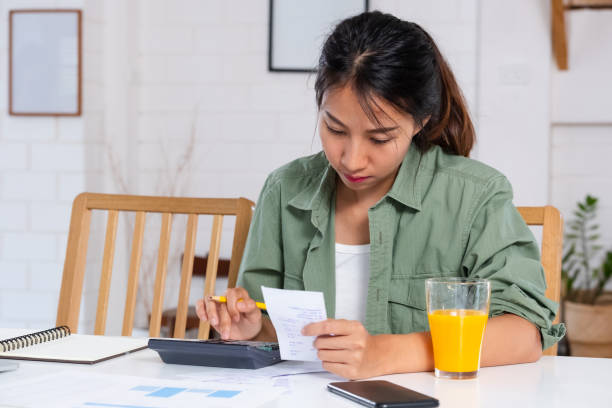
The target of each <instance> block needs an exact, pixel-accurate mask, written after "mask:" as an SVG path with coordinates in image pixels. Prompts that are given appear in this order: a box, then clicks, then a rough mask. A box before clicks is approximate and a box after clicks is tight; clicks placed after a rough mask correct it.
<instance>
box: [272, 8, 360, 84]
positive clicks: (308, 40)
mask: <svg viewBox="0 0 612 408" xmlns="http://www.w3.org/2000/svg"><path fill="white" fill-rule="evenodd" d="M292 5H293V6H294V8H293V9H292V8H291V7H292ZM275 6H276V7H275ZM279 6H280V7H279ZM298 8H301V11H302V14H301V15H300V16H299V17H298V16H297V15H290V14H291V12H295V13H296V14H297V10H296V9H298ZM369 9H370V1H369V0H307V1H304V0H269V6H268V11H269V14H268V71H270V72H306V73H307V72H316V63H317V61H316V58H317V57H318V54H319V51H320V50H319V48H320V45H322V44H321V42H322V41H323V39H324V37H325V35H326V34H329V32H328V31H329V30H331V28H332V27H333V25H334V24H336V23H338V22H339V21H340V20H342V19H344V18H346V17H350V16H351V15H356V14H359V13H363V12H365V11H368V10H369ZM309 14H310V17H309V16H308V15H309ZM309 18H310V20H309ZM309 28H310V29H311V33H310V34H312V35H309V33H308V32H307V31H308V29H309ZM326 30H327V31H326ZM315 32H316V34H315ZM298 42H299V44H298ZM294 50H300V52H295V51H294ZM298 54H299V55H298Z"/></svg>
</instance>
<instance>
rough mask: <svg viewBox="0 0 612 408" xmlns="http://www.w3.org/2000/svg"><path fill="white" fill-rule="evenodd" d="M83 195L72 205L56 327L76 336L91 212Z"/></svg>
mask: <svg viewBox="0 0 612 408" xmlns="http://www.w3.org/2000/svg"><path fill="white" fill-rule="evenodd" d="M87 197H88V195H87V193H83V194H79V195H78V196H77V197H76V198H75V199H74V202H73V203H72V214H71V216H70V230H69V233H68V245H67V246H66V261H65V262H64V271H63V275H62V287H61V290H60V301H59V304H58V307H57V319H56V321H55V325H56V326H68V327H69V328H70V331H71V332H72V333H76V332H77V329H78V326H79V313H80V310H81V296H82V294H83V278H84V277H85V264H86V261H87V243H88V241H89V227H90V224H91V210H89V209H88V208H87Z"/></svg>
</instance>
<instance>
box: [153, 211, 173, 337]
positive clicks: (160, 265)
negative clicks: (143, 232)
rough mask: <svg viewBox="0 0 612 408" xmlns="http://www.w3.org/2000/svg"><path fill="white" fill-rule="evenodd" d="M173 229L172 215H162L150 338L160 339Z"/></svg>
mask: <svg viewBox="0 0 612 408" xmlns="http://www.w3.org/2000/svg"><path fill="white" fill-rule="evenodd" d="M171 229H172V214H170V213H163V214H162V226H161V233H160V237H159V253H158V256H157V272H156V274H155V288H154V292H153V309H152V310H151V321H150V323H149V336H150V337H159V332H160V329H161V317H162V307H163V305H164V289H165V286H166V274H167V272H168V252H169V250H170V231H171Z"/></svg>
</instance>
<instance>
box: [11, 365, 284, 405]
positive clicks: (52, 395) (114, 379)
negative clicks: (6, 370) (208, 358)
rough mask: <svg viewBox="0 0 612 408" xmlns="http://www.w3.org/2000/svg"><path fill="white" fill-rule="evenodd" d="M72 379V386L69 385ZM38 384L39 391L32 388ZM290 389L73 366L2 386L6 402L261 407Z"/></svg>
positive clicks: (18, 403) (35, 387) (25, 403)
mask: <svg viewBox="0 0 612 408" xmlns="http://www.w3.org/2000/svg"><path fill="white" fill-rule="evenodd" d="M67 384H69V385H70V386H66V385H67ZM32 389H36V390H37V391H39V392H37V393H31V392H28V391H29V390H32ZM283 391H284V390H283V389H279V388H274V387H261V386H259V387H243V386H235V385H231V386H229V385H228V386H227V387H226V386H224V385H222V384H219V383H216V384H211V383H208V384H203V383H202V382H198V381H193V380H190V379H185V380H164V379H152V378H146V377H135V376H122V375H107V374H92V373H85V372H75V371H67V372H63V373H58V374H53V375H42V376H39V377H35V378H30V379H28V380H24V381H20V382H17V383H12V384H2V385H0V406H2V405H10V406H20V407H41V406H45V407H67V406H70V407H79V408H87V407H88V408H91V407H110V408H175V407H176V408H178V407H186V406H206V407H220V408H224V407H236V406H258V405H261V404H262V403H264V402H266V401H269V400H271V399H274V398H276V397H277V396H278V395H280V394H281V393H282V392H283Z"/></svg>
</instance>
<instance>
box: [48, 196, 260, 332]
mask: <svg viewBox="0 0 612 408" xmlns="http://www.w3.org/2000/svg"><path fill="white" fill-rule="evenodd" d="M252 206H253V202H251V201H250V200H247V199H246V198H232V199H225V198H188V197H151V196H134V195H122V194H98V193H81V194H79V195H78V196H77V197H76V198H75V199H74V202H73V205H72V215H71V218H70V230H69V234H68V245H67V248H66V260H65V263H64V274H63V277H62V286H61V291H60V300H59V302H58V309H57V318H56V324H57V325H58V326H61V325H67V326H69V327H70V330H71V331H72V332H74V333H77V332H78V328H79V327H78V323H79V313H80V308H81V302H82V300H83V284H84V279H85V273H86V267H85V266H86V260H87V245H88V240H89V232H90V223H91V211H92V210H105V211H115V212H116V214H117V215H109V217H111V218H114V217H116V218H117V220H118V219H119V217H120V215H119V214H120V213H121V211H129V212H136V221H135V227H134V231H133V240H132V244H131V245H132V248H131V254H130V266H129V275H128V276H127V288H126V301H125V307H124V315H123V325H122V334H123V335H131V333H132V328H133V325H134V320H135V313H136V303H138V296H139V295H141V293H140V292H141V291H139V290H138V286H139V275H141V276H140V279H142V277H143V276H142V274H144V273H145V272H144V271H142V272H141V271H140V268H141V266H142V265H141V264H142V262H143V259H142V258H143V257H144V256H145V254H144V253H143V251H144V233H145V232H144V229H145V218H146V217H147V213H160V214H161V215H162V228H161V231H160V245H159V249H158V251H157V267H156V268H155V272H154V273H155V284H154V291H155V294H154V297H153V299H151V300H150V301H149V302H150V303H149V302H144V303H148V304H149V305H146V304H145V305H144V306H145V309H147V310H150V311H151V315H150V318H149V323H150V326H149V334H150V335H152V336H158V335H159V334H160V331H161V323H162V321H163V318H165V317H163V316H164V315H163V314H162V313H163V312H162V309H163V305H164V288H165V284H166V276H167V273H169V272H168V270H169V269H170V265H168V260H169V250H170V248H169V246H170V235H171V225H172V216H173V215H174V214H187V215H191V214H193V215H204V214H206V215H212V216H215V215H220V216H225V215H232V216H236V228H235V233H236V234H237V235H238V237H234V242H233V245H232V255H231V259H230V265H231V271H232V274H231V276H230V277H229V281H230V282H229V283H231V285H230V287H231V286H232V285H233V283H232V282H235V280H236V279H235V278H236V275H237V271H238V266H239V265H240V260H241V258H242V253H243V251H244V244H245V242H244V241H245V240H246V238H247V233H248V227H249V223H250V219H251V216H252V214H251V212H252ZM245 209H246V211H245ZM109 214H110V213H109ZM221 220H222V217H220V218H218V219H217V223H216V225H217V226H216V227H215V232H214V233H213V236H217V238H216V239H213V241H212V242H211V244H212V247H213V251H212V254H211V255H212V259H211V260H210V261H211V263H209V271H210V272H209V276H211V279H213V280H214V276H215V275H216V270H217V264H218V248H219V245H220V238H219V237H220V234H221ZM107 224H108V222H107ZM113 224H114V223H113V222H111V228H110V230H109V227H108V225H107V230H109V231H111V230H112V229H113V227H112V226H113ZM196 225H197V224H196ZM115 228H116V227H115ZM194 229H195V225H194ZM115 233H116V231H115V232H112V233H110V234H109V233H107V236H106V238H105V248H108V250H107V249H105V253H104V254H103V264H104V266H103V273H102V276H101V285H100V289H99V290H98V292H99V303H100V305H101V306H100V313H99V315H98V314H97V315H96V319H97V323H96V327H94V329H96V332H98V333H102V332H104V326H105V325H106V321H107V320H110V318H111V317H113V315H114V314H115V313H114V312H112V309H110V305H109V304H108V303H109V299H110V298H109V295H110V294H109V293H108V288H109V287H110V286H111V285H110V282H111V281H112V279H111V278H112V274H113V271H112V264H113V257H114V253H112V250H111V247H112V248H114V245H112V246H111V245H110V241H112V240H111V236H112V235H113V234H115ZM196 235H197V234H196ZM193 239H194V240H195V236H194V237H193ZM116 240H117V237H116V236H115V238H114V241H115V242H116ZM106 241H109V242H108V243H107V242H106ZM185 245H186V246H185V248H186V249H187V251H186V252H189V248H190V247H191V245H190V244H188V243H187V242H186V243H185ZM215 248H216V249H215ZM190 258H191V257H190V256H188V257H187V262H186V264H187V265H184V267H183V271H186V270H189V269H190V268H191V270H192V268H193V266H191V267H190V266H189V265H190ZM213 261H214V262H213ZM185 268H187V269H185ZM151 272H153V271H151ZM116 273H118V272H115V274H116ZM182 275H183V273H182ZM147 277H148V275H147ZM187 282H188V279H183V280H182V282H181V284H182V285H183V287H184V289H183V293H184V294H185V295H181V299H183V300H187V299H188V294H189V290H188V289H187V287H188V284H187ZM185 285H187V286H185ZM208 287H209V288H210V289H212V291H211V293H212V292H214V282H211V281H210V280H209V283H208ZM210 289H209V290H210ZM100 294H101V295H100ZM151 303H153V305H152V306H150V304H151ZM183 308H184V306H183V305H182V304H181V309H183ZM103 310H105V311H104V312H103ZM189 310H190V309H189V307H187V314H188V317H187V326H189V325H190V324H192V323H191V319H192V316H191V315H190V314H189V313H190V312H189ZM117 314H118V313H117ZM174 317H175V316H172V318H171V319H170V320H168V321H167V322H166V323H165V324H169V325H170V327H172V325H174V326H176V322H175V319H174ZM182 319H183V317H182V316H179V320H182ZM179 326H182V323H181V324H179ZM177 334H181V333H177Z"/></svg>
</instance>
